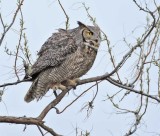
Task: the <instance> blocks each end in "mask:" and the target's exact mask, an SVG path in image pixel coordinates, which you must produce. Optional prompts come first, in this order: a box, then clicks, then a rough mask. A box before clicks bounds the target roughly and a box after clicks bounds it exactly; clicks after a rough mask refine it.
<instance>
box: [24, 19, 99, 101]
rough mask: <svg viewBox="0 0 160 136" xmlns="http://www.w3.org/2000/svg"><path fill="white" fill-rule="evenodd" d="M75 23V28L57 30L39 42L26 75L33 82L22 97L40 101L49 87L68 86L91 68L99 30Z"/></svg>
mask: <svg viewBox="0 0 160 136" xmlns="http://www.w3.org/2000/svg"><path fill="white" fill-rule="evenodd" d="M78 24H79V27H77V28H75V29H70V30H63V29H59V32H57V33H53V35H52V36H51V37H50V38H49V39H48V40H47V41H46V42H45V43H44V44H43V45H42V47H41V49H40V51H39V52H38V55H39V57H38V59H37V61H36V62H35V64H34V65H33V66H32V68H31V69H32V72H31V73H30V74H29V76H31V77H32V78H33V83H32V85H31V87H30V89H29V91H28V92H27V94H26V96H25V101H26V102H30V101H32V100H33V99H35V98H36V99H37V100H39V99H40V98H41V97H43V96H44V95H45V94H46V92H47V91H48V90H49V89H50V88H51V89H52V88H54V89H55V88H56V89H61V90H63V89H65V87H66V86H68V85H71V84H69V83H68V82H71V81H72V80H75V79H77V78H79V77H81V76H82V75H84V74H86V73H87V72H88V70H89V69H90V68H91V67H92V65H93V63H94V60H95V58H96V54H97V49H98V47H99V44H100V29H99V27H98V26H86V25H84V24H83V23H81V22H78Z"/></svg>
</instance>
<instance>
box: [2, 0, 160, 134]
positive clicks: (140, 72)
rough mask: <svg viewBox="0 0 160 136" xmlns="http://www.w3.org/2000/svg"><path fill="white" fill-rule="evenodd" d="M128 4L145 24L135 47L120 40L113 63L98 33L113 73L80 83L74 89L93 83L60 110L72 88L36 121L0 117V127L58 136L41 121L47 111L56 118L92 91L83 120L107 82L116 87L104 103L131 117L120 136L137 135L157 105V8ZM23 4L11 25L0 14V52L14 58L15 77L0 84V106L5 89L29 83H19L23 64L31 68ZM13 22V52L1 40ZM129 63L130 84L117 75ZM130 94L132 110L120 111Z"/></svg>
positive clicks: (159, 67)
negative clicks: (121, 50) (119, 53)
mask: <svg viewBox="0 0 160 136" xmlns="http://www.w3.org/2000/svg"><path fill="white" fill-rule="evenodd" d="M132 2H133V3H134V4H135V5H136V6H137V10H140V12H143V13H145V14H146V24H145V26H144V27H143V30H144V31H143V33H142V34H141V35H140V36H139V37H136V41H135V44H131V43H130V42H129V41H128V40H127V39H126V38H124V39H123V40H124V46H127V52H126V53H125V54H124V55H123V57H122V58H121V59H120V61H119V62H118V61H117V60H115V56H114V55H113V52H114V48H112V45H111V44H110V41H109V39H108V37H107V35H106V34H105V33H104V32H103V30H102V40H103V42H104V43H105V44H106V47H107V50H108V52H107V53H108V54H109V56H110V60H109V61H110V62H111V64H112V66H113V69H112V70H111V71H108V73H104V74H103V75H97V76H96V77H91V78H87V79H83V80H80V81H79V82H78V84H77V86H81V85H83V84H87V83H91V82H93V83H94V84H93V85H92V86H90V87H89V88H88V89H87V90H85V91H84V92H82V94H80V95H79V96H77V98H76V99H75V100H73V101H72V102H70V103H69V104H68V105H67V106H66V107H64V109H62V110H59V109H58V108H57V107H56V106H57V104H59V103H60V102H61V100H62V99H63V97H64V96H65V95H66V94H67V93H68V92H69V91H70V90H71V89H73V88H72V87H70V88H68V89H67V90H65V91H63V92H61V93H60V94H59V95H58V97H57V98H55V99H54V100H53V101H52V102H50V103H49V104H48V105H47V106H46V107H45V108H44V109H43V111H42V112H41V113H40V114H39V115H38V116H37V117H14V116H0V123H14V124H24V125H25V127H26V126H27V125H35V126H37V128H38V130H39V131H40V134H41V135H42V136H44V135H45V134H46V133H50V134H51V135H53V136H59V134H57V133H56V132H55V131H54V128H51V127H50V126H47V125H46V124H45V117H46V116H47V114H48V113H49V111H50V110H52V109H55V110H56V113H57V114H63V112H64V111H65V110H66V109H67V108H68V107H70V106H71V105H72V104H73V103H74V102H76V101H77V100H78V99H80V98H81V97H82V96H83V95H84V94H85V93H86V92H88V91H90V90H91V89H92V88H93V87H95V89H96V93H95V94H94V96H93V98H92V100H90V101H89V102H88V103H87V104H86V105H84V107H82V109H81V110H87V117H89V116H90V114H91V112H92V109H93V105H94V100H95V99H96V96H97V94H98V91H99V90H98V87H99V86H100V85H101V84H100V83H102V82H109V83H110V84H112V85H113V86H116V87H117V92H116V93H115V94H114V95H112V96H110V95H107V98H106V100H109V101H110V102H111V103H112V104H113V106H114V107H115V108H116V109H117V113H121V114H124V116H125V115H126V114H132V115H133V116H134V120H133V124H132V125H131V127H130V129H129V130H128V131H127V132H126V133H125V134H124V135H125V136H129V135H132V134H134V133H135V132H136V131H137V129H138V126H139V125H140V124H141V121H142V119H143V116H144V115H145V113H146V112H147V108H148V106H149V105H150V104H153V103H156V104H159V103H160V40H159V37H160V20H159V18H160V5H158V3H157V2H156V0H153V1H152V4H153V7H154V8H152V10H151V9H150V8H149V5H148V4H147V3H146V2H144V3H140V2H139V1H136V0H133V1H132ZM58 3H59V6H60V7H61V9H62V12H63V13H64V15H65V17H66V23H65V28H66V29H68V27H69V16H68V15H67V13H66V11H65V8H64V7H63V5H62V4H61V2H60V1H59V0H58ZM23 4H24V0H18V2H17V8H16V10H15V11H14V16H13V17H12V20H11V22H10V23H8V24H6V22H5V21H4V19H3V13H0V25H1V27H2V28H3V29H2V30H1V35H0V48H4V49H5V52H4V53H7V54H8V55H9V56H11V57H13V58H14V66H13V68H14V74H15V77H16V79H15V82H11V83H4V84H1V85H0V102H1V101H2V97H3V95H4V90H5V88H6V87H8V88H10V87H12V85H18V84H20V83H21V82H28V81H29V80H30V79H25V80H23V75H24V73H25V66H26V64H30V65H32V61H31V53H30V49H29V46H28V40H29V39H27V36H26V34H25V27H24V17H23ZM82 5H83V7H84V9H85V10H86V15H87V16H88V18H89V19H90V21H91V22H92V23H95V18H94V17H92V16H91V15H90V13H89V8H88V7H87V6H86V5H85V4H84V3H82ZM16 20H19V21H20V23H19V24H20V25H19V31H18V34H19V38H18V39H17V45H16V46H15V49H16V50H15V51H12V50H10V48H9V47H7V46H6V45H5V43H4V39H5V38H7V33H8V32H9V31H11V30H12V26H13V24H14V23H15V21H16ZM25 21H27V20H25ZM137 29H138V28H137ZM133 32H134V31H133ZM8 40H9V39H8ZM132 60H134V62H133V64H134V65H133V66H132V67H134V69H133V74H134V75H135V76H134V80H132V81H131V80H130V79H129V77H128V79H126V78H125V77H124V76H123V75H122V74H120V71H123V69H129V67H130V66H129V65H128V62H129V61H132ZM22 62H23V63H22ZM19 63H21V64H22V65H24V67H19V66H18V65H17V64H19ZM153 71H154V73H156V75H157V77H153V76H152V72H153ZM153 78H154V80H155V78H156V81H157V84H156V85H157V90H154V91H153V90H152V88H153V86H154V84H153V82H152V80H153ZM119 88H120V90H119ZM132 94H137V95H136V96H135V97H136V99H138V103H137V106H136V108H135V109H130V108H126V107H123V101H124V99H127V98H128V97H129V96H130V95H132ZM117 96H119V97H120V98H121V99H120V100H118V101H117V99H116V97H117ZM22 99H23V98H22ZM95 108H96V107H95ZM42 130H43V131H42ZM44 130H45V131H46V133H44ZM77 133H78V132H77ZM77 135H78V134H77ZM79 135H81V136H89V135H90V133H89V132H87V131H86V132H85V133H81V134H79Z"/></svg>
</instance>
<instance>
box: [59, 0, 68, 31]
mask: <svg viewBox="0 0 160 136" xmlns="http://www.w3.org/2000/svg"><path fill="white" fill-rule="evenodd" d="M58 3H59V5H60V7H61V9H62V11H63V13H64V15H65V16H66V30H68V28H69V16H68V15H67V13H66V11H65V9H64V8H63V6H62V4H61V2H60V0H58Z"/></svg>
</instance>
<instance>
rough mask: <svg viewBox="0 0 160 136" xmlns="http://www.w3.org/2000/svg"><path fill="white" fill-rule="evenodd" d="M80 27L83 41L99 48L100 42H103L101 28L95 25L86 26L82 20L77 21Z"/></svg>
mask: <svg viewBox="0 0 160 136" xmlns="http://www.w3.org/2000/svg"><path fill="white" fill-rule="evenodd" d="M77 23H78V25H79V27H80V28H81V34H82V39H83V42H84V43H86V45H88V46H92V47H95V48H97V49H98V47H99V44H100V42H101V38H100V28H99V27H98V26H97V25H95V26H86V25H85V24H83V23H82V22H79V21H78V22H77Z"/></svg>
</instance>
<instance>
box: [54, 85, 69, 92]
mask: <svg viewBox="0 0 160 136" xmlns="http://www.w3.org/2000/svg"><path fill="white" fill-rule="evenodd" d="M52 89H53V90H54V91H55V90H58V89H60V90H62V91H63V90H66V89H67V88H66V86H64V85H62V84H61V83H56V84H54V85H53V86H52Z"/></svg>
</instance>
